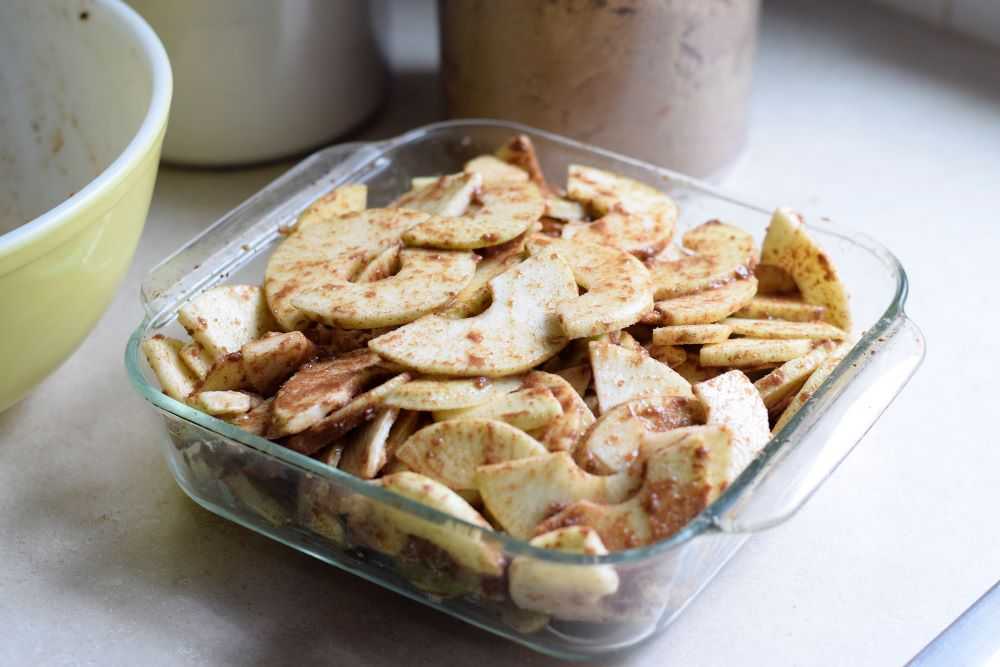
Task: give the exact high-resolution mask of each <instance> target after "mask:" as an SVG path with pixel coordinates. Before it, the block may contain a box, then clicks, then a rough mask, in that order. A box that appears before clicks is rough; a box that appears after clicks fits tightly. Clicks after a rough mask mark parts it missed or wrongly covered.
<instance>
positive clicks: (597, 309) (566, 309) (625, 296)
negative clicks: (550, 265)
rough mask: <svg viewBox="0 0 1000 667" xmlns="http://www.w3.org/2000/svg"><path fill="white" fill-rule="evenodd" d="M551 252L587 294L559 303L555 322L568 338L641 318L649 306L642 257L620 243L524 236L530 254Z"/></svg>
mask: <svg viewBox="0 0 1000 667" xmlns="http://www.w3.org/2000/svg"><path fill="white" fill-rule="evenodd" d="M550 251H555V252H556V253H558V254H559V256H560V257H562V258H563V260H565V261H566V264H568V265H569V267H570V269H572V271H573V277H574V278H575V279H576V283H577V284H578V285H579V286H580V287H582V288H584V289H586V290H587V293H586V294H583V295H581V296H578V297H576V298H573V299H569V300H567V301H566V302H564V303H562V304H560V305H559V307H558V310H557V313H558V315H559V323H560V324H561V325H562V329H563V331H564V332H565V334H566V336H567V337H568V338H588V337H590V336H599V335H601V334H605V333H608V332H611V331H618V330H619V329H622V328H624V327H627V326H629V325H631V324H635V323H636V322H638V321H639V318H641V317H642V316H643V314H644V313H646V312H647V311H649V309H650V308H651V307H652V306H653V293H652V290H651V288H650V283H649V273H648V272H647V271H646V267H644V266H643V265H642V262H640V261H639V260H637V259H636V258H635V257H633V256H632V255H630V254H629V253H627V252H625V251H624V250H621V249H619V248H614V247H611V246H606V245H599V244H597V243H587V242H583V241H567V240H565V239H553V238H550V237H548V236H544V235H542V234H536V235H534V236H532V237H531V238H529V239H528V252H529V253H531V254H532V255H537V254H542V253H545V252H550Z"/></svg>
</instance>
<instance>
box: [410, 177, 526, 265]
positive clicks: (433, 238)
mask: <svg viewBox="0 0 1000 667" xmlns="http://www.w3.org/2000/svg"><path fill="white" fill-rule="evenodd" d="M477 200H478V202H479V204H480V205H479V206H478V207H470V209H469V210H468V211H467V212H466V214H465V215H463V216H461V217H434V218H431V219H430V220H427V221H426V222H422V223H420V224H419V225H415V226H413V227H412V228H410V229H409V230H407V231H406V233H405V234H403V241H404V242H405V243H406V244H407V245H410V246H419V247H425V248H440V249H444V250H474V249H476V248H485V247H488V246H494V245H499V244H501V243H504V242H506V241H509V240H511V239H512V238H514V237H516V236H518V235H519V234H522V233H523V232H524V231H525V230H527V229H528V227H530V226H531V224H532V223H534V222H536V221H537V220H538V219H539V218H540V217H541V216H542V213H543V212H544V211H545V200H544V199H543V198H542V195H541V193H540V192H539V191H538V188H537V187H536V186H535V185H534V184H533V183H519V182H517V181H500V182H496V183H490V184H487V185H483V187H482V189H481V190H480V191H479V194H478V196H477Z"/></svg>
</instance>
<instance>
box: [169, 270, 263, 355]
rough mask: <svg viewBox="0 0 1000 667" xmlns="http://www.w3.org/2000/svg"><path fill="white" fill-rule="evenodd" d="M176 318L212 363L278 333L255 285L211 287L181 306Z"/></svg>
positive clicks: (260, 291)
mask: <svg viewBox="0 0 1000 667" xmlns="http://www.w3.org/2000/svg"><path fill="white" fill-rule="evenodd" d="M177 319H178V321H180V323H181V326H183V327H184V328H185V329H186V330H187V332H188V333H189V334H190V335H191V337H192V338H194V339H195V340H196V341H197V342H198V343H200V344H201V346H202V347H204V348H205V350H206V351H207V352H208V354H209V356H210V357H211V358H212V359H213V360H214V359H218V358H219V357H223V356H225V355H227V354H230V353H232V352H237V351H239V349H240V348H241V347H243V345H244V344H245V343H247V342H248V341H251V340H254V339H255V338H260V337H261V336H263V335H264V334H265V333H267V332H268V331H277V330H278V325H277V323H276V322H275V321H274V318H273V317H271V313H270V312H269V311H268V309H267V302H266V301H265V300H264V293H263V291H262V290H261V289H260V288H259V287H257V286H256V285H223V286H221V287H213V288H212V289H210V290H207V291H205V292H203V293H202V294H200V295H199V296H198V297H196V298H195V299H194V300H193V301H191V302H190V303H187V304H185V305H184V306H183V307H181V309H180V312H179V313H178V314H177Z"/></svg>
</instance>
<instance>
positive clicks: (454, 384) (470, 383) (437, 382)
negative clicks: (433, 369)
mask: <svg viewBox="0 0 1000 667" xmlns="http://www.w3.org/2000/svg"><path fill="white" fill-rule="evenodd" d="M521 382H522V378H521V377H520V376H517V377H506V378H494V379H490V378H458V379H447V378H441V379H439V378H419V379H417V380H413V381H411V382H407V383H406V384H404V385H402V386H401V387H399V388H398V389H397V390H396V391H394V392H393V393H392V394H390V395H389V397H388V398H387V399H386V405H391V406H395V407H397V408H405V409H407V410H425V411H428V412H430V411H436V410H458V409H463V408H472V407H475V406H477V405H482V404H483V403H486V402H487V401H490V400H491V399H494V398H496V397H498V396H502V395H504V394H507V393H509V392H512V391H514V390H516V389H518V388H519V387H520V386H521Z"/></svg>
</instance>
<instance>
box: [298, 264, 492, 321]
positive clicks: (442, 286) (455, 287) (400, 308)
mask: <svg viewBox="0 0 1000 667" xmlns="http://www.w3.org/2000/svg"><path fill="white" fill-rule="evenodd" d="M477 259H478V258H477V257H476V255H475V253H471V252H454V251H447V250H421V249H416V248H407V249H405V250H403V251H401V252H400V253H399V262H400V269H399V273H397V274H396V275H393V276H389V277H387V278H383V279H382V280H378V281H375V282H353V283H351V282H334V283H331V284H329V285H322V286H319V287H316V288H314V289H311V290H307V291H303V292H302V293H300V294H298V295H297V296H296V297H294V298H293V299H292V305H293V306H294V307H296V308H298V309H299V310H301V311H302V312H304V313H305V314H306V316H307V317H309V318H310V319H313V320H317V321H319V322H322V323H323V324H326V325H328V326H333V327H340V328H342V329H374V328H377V327H389V326H396V325H398V324H406V323H407V322H412V321H413V320H415V319H417V318H418V317H420V316H421V315H424V314H426V313H429V312H431V311H432V310H434V309H436V308H438V307H440V306H442V305H444V304H445V303H447V302H449V301H451V299H452V298H454V297H455V295H456V294H458V293H459V292H461V291H462V289H463V288H464V287H465V286H466V284H467V283H468V282H469V280H471V279H472V276H473V274H474V273H475V272H476V261H477Z"/></svg>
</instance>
